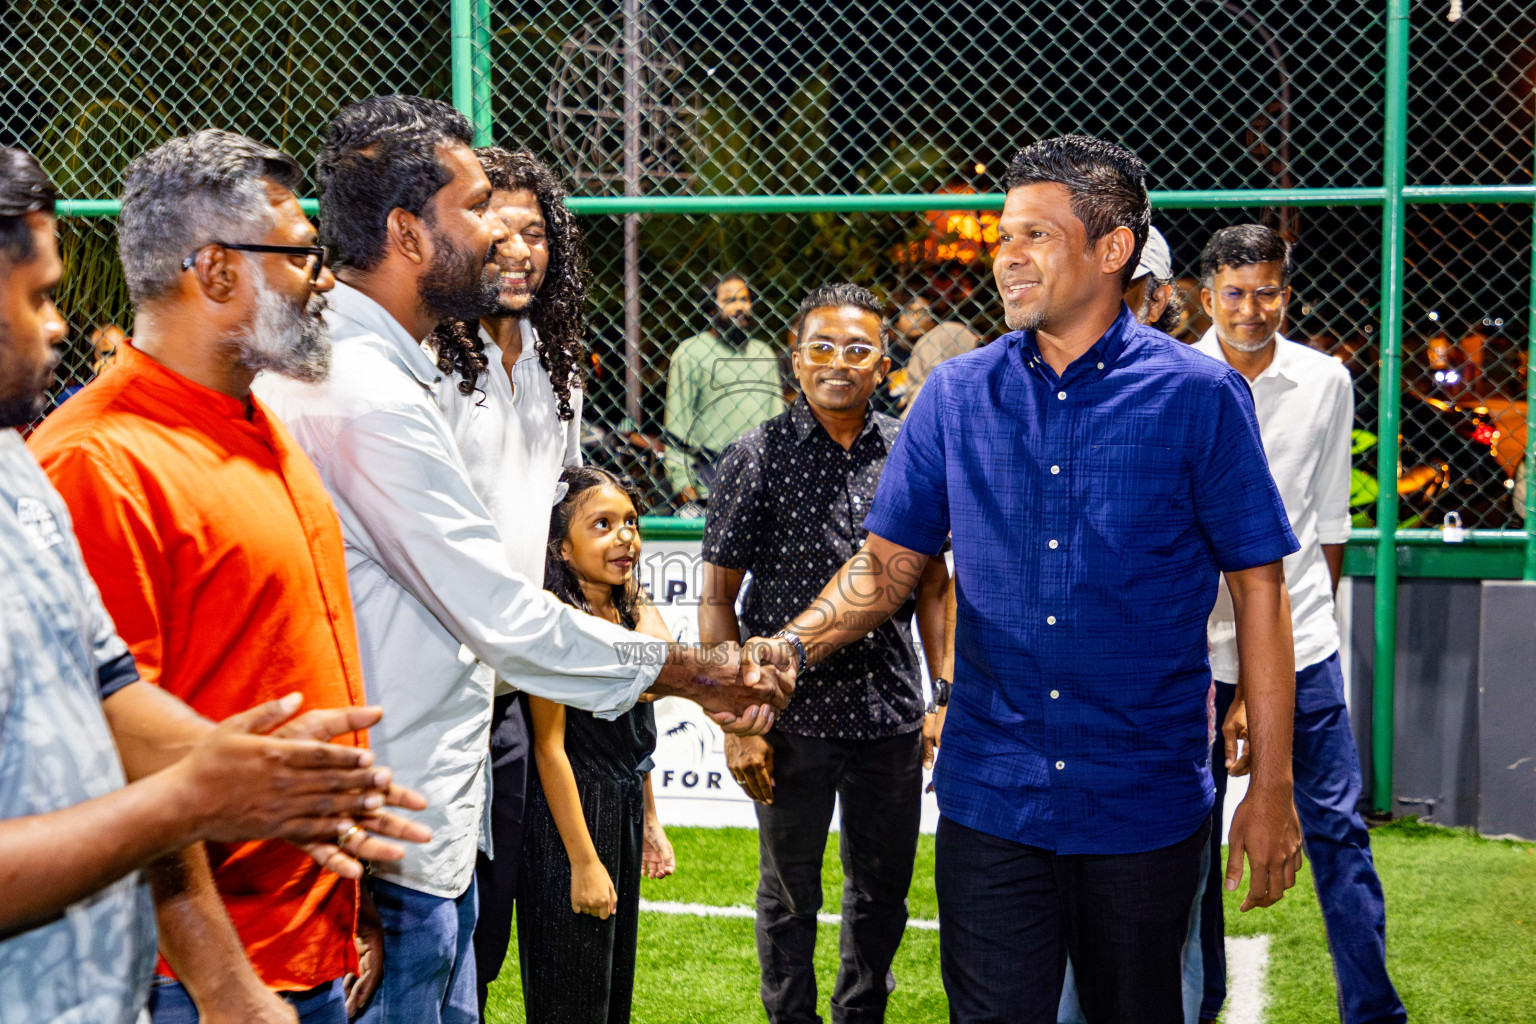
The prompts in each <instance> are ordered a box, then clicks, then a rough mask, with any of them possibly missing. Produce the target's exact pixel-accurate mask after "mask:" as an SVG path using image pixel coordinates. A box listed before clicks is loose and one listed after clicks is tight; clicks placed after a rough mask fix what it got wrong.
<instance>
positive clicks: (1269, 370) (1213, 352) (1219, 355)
mask: <svg viewBox="0 0 1536 1024" xmlns="http://www.w3.org/2000/svg"><path fill="white" fill-rule="evenodd" d="M1295 344H1296V343H1295V342H1293V341H1291V340H1290V339H1289V338H1287V337H1286V336H1285V335H1283V334H1281V333H1280V332H1278V331H1276V332H1275V357H1274V358H1273V359H1271V360H1270V361H1269V365H1268V366H1266V367H1264V371H1263V372H1262V373H1260V374H1259V375H1258V376H1257V377H1255V378H1254V379H1253V380H1252V381H1250V382H1249V383H1250V385H1252V384H1257V383H1258V382H1259V381H1261V380H1269V379H1271V378H1276V379H1281V380H1284V381H1286V382H1288V383H1291V384H1297V383H1299V381H1298V380H1297V376H1296V358H1295V355H1294V353H1295V351H1296V350H1295ZM1195 347H1196V348H1197V349H1199V350H1200V351H1201V352H1204V353H1205V354H1206V355H1208V356H1212V357H1214V358H1216V359H1219V360H1221V361H1222V362H1223V363H1226V364H1227V365H1228V366H1231V365H1232V363H1231V360H1229V359H1228V358H1227V352H1226V349H1224V348H1222V347H1221V342H1220V341H1219V340H1218V339H1217V337H1216V328H1214V327H1209V328H1207V329H1206V332H1205V334H1204V336H1202V337H1201V339H1200V340H1199V341H1198V342H1196V343H1195Z"/></svg>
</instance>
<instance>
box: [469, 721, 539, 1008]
mask: <svg viewBox="0 0 1536 1024" xmlns="http://www.w3.org/2000/svg"><path fill="white" fill-rule="evenodd" d="M530 755H531V752H530V749H529V744H528V720H527V706H526V700H525V699H524V698H523V696H522V695H521V694H517V693H509V694H507V695H505V696H502V697H497V698H496V703H495V705H494V706H493V708H492V711H491V854H492V856H490V857H487V856H486V855H485V854H484V853H481V854H480V855H479V859H478V860H477V861H476V863H475V888H476V889H478V890H479V893H480V919H479V920H478V921H476V922H475V974H476V975H477V977H478V980H479V983H480V1019H481V1020H482V1021H484V1020H485V999H486V992H487V991H488V990H489V988H490V985H491V982H493V981H495V980H496V976H497V975H498V974H499V973H500V972H501V965H502V962H503V961H505V960H506V958H507V947H508V946H509V945H511V941H512V909H513V904H514V903H515V902H516V900H517V875H518V861H519V859H520V857H521V855H522V850H523V807H524V805H525V804H526V803H527V800H528V772H529V770H530V769H529V763H530Z"/></svg>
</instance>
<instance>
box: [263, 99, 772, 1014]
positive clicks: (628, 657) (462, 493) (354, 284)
mask: <svg viewBox="0 0 1536 1024" xmlns="http://www.w3.org/2000/svg"><path fill="white" fill-rule="evenodd" d="M472 140H473V129H472V127H471V126H470V124H469V122H468V121H467V120H466V119H465V118H464V117H463V116H462V115H460V114H459V113H458V112H456V111H455V110H454V109H453V108H452V107H449V106H448V105H447V104H444V103H441V102H438V101H436V100H427V99H423V98H421V97H415V96H377V97H373V98H371V99H367V100H363V101H361V102H359V103H354V104H352V105H351V106H348V107H346V108H344V109H343V110H342V111H341V112H340V113H339V114H337V116H336V117H335V119H333V120H332V122H331V124H330V125H329V127H328V128H327V133H326V141H325V146H324V149H323V150H322V152H321V155H320V160H319V178H320V188H321V203H322V205H323V206H324V207H325V210H326V216H325V218H324V219H323V221H322V231H323V240H324V242H325V243H326V244H327V246H328V247H329V248H330V252H331V253H332V254H333V258H334V265H335V271H336V276H337V278H338V279H339V281H340V283H339V284H338V285H337V286H336V289H335V290H334V291H333V292H332V293H331V295H330V307H331V308H330V311H329V312H328V313H327V320H328V322H329V324H330V329H331V336H332V339H333V343H334V347H333V361H332V371H331V375H330V377H329V378H328V379H327V380H326V381H325V382H323V383H319V384H305V383H300V382H297V381H291V380H288V379H286V378H270V379H263V380H261V381H259V382H258V383H257V385H256V391H257V392H258V394H259V395H260V396H261V397H262V398H263V399H264V400H265V401H266V402H267V403H268V405H269V406H270V407H271V408H272V409H274V410H275V411H276V412H277V414H278V415H279V416H280V417H281V418H282V419H283V421H284V422H285V423H286V425H287V426H288V428H289V430H290V432H291V433H292V434H293V436H294V437H295V439H297V441H298V442H299V444H300V445H301V446H302V447H303V448H304V449H305V451H306V452H307V453H308V454H309V456H310V458H311V459H313V460H314V462H315V465H316V468H317V469H318V470H319V472H320V476H321V479H322V480H323V481H324V482H325V485H326V488H327V490H328V491H329V492H330V494H331V497H332V500H333V501H334V503H335V505H336V510H337V513H338V515H339V517H340V519H341V524H342V535H343V538H344V540H345V543H346V550H347V568H348V581H349V583H350V584H351V590H352V598H353V604H354V608H355V611H356V619H357V627H358V640H359V647H360V650H361V655H362V662H363V677H364V685H365V686H366V688H367V690H368V694H369V697H370V699H371V700H372V701H374V702H376V703H379V704H382V705H384V707H385V708H386V711H387V712H388V714H387V717H386V719H385V722H386V724H385V725H384V726H383V728H376V729H374V730H373V731H372V733H371V734H370V740H371V743H372V747H373V749H374V751H375V752H376V753H377V754H378V756H379V758H380V760H390V761H391V762H392V763H394V764H395V765H397V766H399V767H398V768H397V771H398V773H399V775H400V776H401V781H402V782H405V783H406V784H408V785H412V786H414V787H417V788H420V789H421V790H422V791H423V792H424V793H425V794H426V796H427V799H428V800H429V801H430V802H431V807H430V809H429V810H428V812H427V813H426V814H425V815H423V817H422V820H423V822H424V823H425V824H427V825H429V826H430V827H431V828H432V831H433V836H432V840H431V842H429V843H426V844H424V845H423V846H422V847H420V848H417V849H413V850H411V851H410V852H409V854H408V855H407V857H406V859H405V860H403V861H401V862H400V863H398V864H393V865H390V866H388V867H386V868H381V869H380V870H378V871H377V872H376V873H375V874H374V875H373V876H372V877H371V878H370V886H369V888H370V890H371V893H372V896H373V901H374V904H375V905H376V906H377V909H378V912H379V916H380V918H381V920H382V922H383V926H384V942H385V962H386V963H387V964H388V965H389V966H388V968H387V969H386V970H385V972H384V978H383V980H382V982H381V983H380V986H379V989H378V991H377V992H376V994H375V995H374V998H373V1000H372V1001H371V1002H370V1003H369V1004H368V1006H367V1007H366V1008H365V1009H364V1011H363V1013H362V1016H361V1018H360V1019H361V1020H363V1021H365V1022H368V1024H378V1022H387V1024H395V1022H400V1024H407V1022H408V1024H438V1022H453V1024H461V1022H462V1024H467V1022H471V1021H474V1020H475V1019H476V1018H477V1016H478V1006H477V1000H476V983H475V965H474V961H473V959H472V958H471V957H470V955H469V946H470V937H471V934H472V933H473V930H474V923H475V916H476V894H475V887H474V867H475V853H476V848H477V845H478V843H479V840H480V838H481V836H482V835H483V834H484V831H485V824H486V823H485V816H486V811H487V807H486V803H487V802H486V799H485V794H486V783H487V779H488V776H489V729H490V720H491V705H492V687H493V676H500V677H502V678H504V679H517V680H518V685H519V686H520V687H521V688H522V689H524V690H526V691H527V692H529V693H534V694H537V695H539V696H542V697H547V698H549V699H551V700H557V701H560V702H562V703H565V704H569V705H571V706H574V707H579V708H583V709H585V710H588V711H592V712H594V713H596V714H599V715H602V716H615V715H618V714H620V713H622V712H623V711H625V710H627V709H628V708H629V707H631V706H632V705H633V704H634V702H635V700H636V698H637V697H638V696H639V695H640V694H641V693H643V692H646V691H650V692H652V693H655V694H658V695H677V696H684V697H689V698H692V699H694V700H698V701H699V702H700V703H701V704H703V705H704V706H705V708H706V710H708V711H709V712H711V713H712V714H713V715H714V716H715V717H716V720H717V721H721V722H722V723H723V724H734V725H736V726H737V727H742V728H763V727H766V726H767V725H768V724H771V719H772V716H771V714H769V713H767V711H766V709H765V708H764V707H761V705H764V704H766V703H767V702H770V701H771V702H774V703H778V704H783V703H785V702H787V698H788V694H789V692H790V691H792V689H793V679H794V677H793V673H792V671H791V670H790V669H789V668H788V667H787V666H786V668H785V669H784V670H783V671H782V672H780V671H779V670H777V669H775V668H774V667H772V666H764V667H762V668H761V669H759V668H758V667H757V666H756V665H751V664H749V663H746V662H744V661H743V659H741V657H740V652H739V649H737V648H734V647H732V648H731V649H729V650H724V649H722V650H720V651H718V652H708V653H705V652H700V651H696V650H686V651H685V650H681V649H667V650H666V651H665V654H663V652H662V651H661V650H658V648H659V647H660V645H658V644H655V643H654V642H652V643H645V642H644V640H643V638H641V637H639V636H638V635H637V634H634V633H631V632H629V631H627V630H624V629H620V628H618V627H616V626H614V625H612V624H611V623H605V622H602V621H600V620H598V619H596V618H594V617H592V616H587V615H583V614H582V613H580V612H578V611H576V610H575V609H573V608H571V607H569V606H568V605H565V604H562V603H560V602H559V601H557V600H556V599H555V598H554V597H552V596H551V595H549V594H547V593H545V592H544V591H543V590H541V589H539V588H538V587H537V586H535V585H533V584H532V583H530V581H528V580H527V579H526V578H524V577H523V576H521V575H519V574H518V573H516V572H514V571H513V569H512V567H511V564H510V562H509V558H508V552H507V548H506V546H505V544H504V542H503V539H502V536H501V532H500V531H499V530H498V528H497V525H496V522H495V520H494V519H493V518H492V515H491V513H490V512H489V511H488V510H487V508H486V505H485V503H484V501H483V500H482V499H481V497H480V496H479V495H478V494H477V493H476V490H475V488H474V486H473V485H472V482H471V480H470V476H469V472H468V470H467V468H466V466H465V464H464V459H463V457H462V456H461V454H460V451H459V448H458V445H457V443H456V442H455V441H454V438H453V433H452V428H451V427H450V425H449V422H448V420H447V419H446V418H445V417H444V415H443V412H442V409H441V408H440V406H439V404H438V400H437V395H436V392H435V389H436V388H437V387H438V386H439V385H441V384H442V383H443V374H442V373H441V371H439V370H438V369H437V367H436V366H435V365H434V364H433V361H432V359H431V358H430V357H429V356H428V355H427V354H426V352H425V351H424V350H423V349H422V348H421V344H420V342H421V341H422V339H424V338H425V337H426V336H427V335H428V334H430V333H431V331H432V330H433V328H434V327H436V326H437V324H439V323H440V322H442V321H444V320H450V319H460V320H477V319H479V318H480V317H481V316H483V315H490V314H493V313H494V312H495V311H496V309H497V307H498V293H499V290H500V274H499V270H498V268H497V267H496V265H495V251H494V250H495V248H496V246H498V245H500V244H501V243H502V242H503V241H504V240H505V238H506V229H505V228H504V227H503V226H502V224H501V220H500V218H499V217H496V216H494V215H492V214H491V213H490V210H489V206H490V200H491V185H490V182H489V181H488V180H487V179H486V177H485V173H484V171H482V170H481V168H480V165H479V163H478V161H476V159H475V156H474V153H473V151H472V150H471V149H470V145H471V143H472Z"/></svg>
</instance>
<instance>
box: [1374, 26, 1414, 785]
mask: <svg viewBox="0 0 1536 1024" xmlns="http://www.w3.org/2000/svg"><path fill="white" fill-rule="evenodd" d="M1386 28H1387V73H1386V110H1385V114H1386V117H1385V124H1384V126H1383V128H1384V130H1383V132H1382V136H1383V138H1382V154H1381V156H1382V159H1381V163H1382V169H1381V183H1382V187H1383V188H1384V189H1385V190H1386V198H1385V200H1384V202H1383V204H1382V210H1381V334H1380V338H1381V375H1380V380H1381V398H1380V406H1381V412H1380V422H1379V426H1378V428H1377V436H1378V437H1379V438H1381V441H1380V446H1379V448H1378V450H1377V459H1376V486H1377V492H1376V527H1377V529H1378V530H1380V531H1381V534H1380V537H1379V538H1378V540H1377V541H1376V602H1375V604H1376V630H1375V634H1376V651H1375V654H1376V658H1375V669H1376V672H1375V678H1374V680H1373V686H1372V688H1371V808H1372V810H1374V811H1375V812H1376V813H1377V814H1389V813H1391V810H1392V741H1393V735H1392V730H1393V714H1392V711H1393V704H1394V695H1395V693H1396V689H1397V687H1396V678H1395V675H1396V668H1397V544H1396V539H1395V535H1396V533H1397V511H1398V510H1397V464H1398V459H1399V453H1398V429H1399V422H1400V418H1401V413H1402V401H1403V397H1402V390H1403V389H1402V361H1403V360H1402V334H1403V215H1404V205H1403V186H1404V184H1406V182H1405V180H1404V179H1405V178H1406V176H1407V167H1406V165H1407V158H1408V156H1407V151H1408V146H1407V130H1408V0H1387V25H1386Z"/></svg>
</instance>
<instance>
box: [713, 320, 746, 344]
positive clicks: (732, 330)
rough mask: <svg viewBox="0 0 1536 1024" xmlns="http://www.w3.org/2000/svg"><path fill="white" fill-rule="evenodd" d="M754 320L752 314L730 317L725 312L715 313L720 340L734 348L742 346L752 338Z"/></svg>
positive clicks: (715, 322) (715, 325) (715, 324)
mask: <svg viewBox="0 0 1536 1024" xmlns="http://www.w3.org/2000/svg"><path fill="white" fill-rule="evenodd" d="M752 326H753V320H752V317H751V316H750V315H748V316H742V317H730V316H726V315H725V314H724V313H717V314H715V321H714V328H715V333H716V334H718V335H719V336H720V340H721V341H723V342H725V343H726V344H727V345H729V346H731V347H732V348H736V349H739V348H742V347H744V346H745V345H746V344H747V342H748V341H751V340H752Z"/></svg>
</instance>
